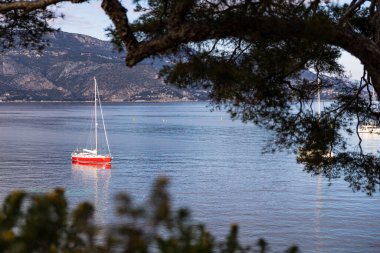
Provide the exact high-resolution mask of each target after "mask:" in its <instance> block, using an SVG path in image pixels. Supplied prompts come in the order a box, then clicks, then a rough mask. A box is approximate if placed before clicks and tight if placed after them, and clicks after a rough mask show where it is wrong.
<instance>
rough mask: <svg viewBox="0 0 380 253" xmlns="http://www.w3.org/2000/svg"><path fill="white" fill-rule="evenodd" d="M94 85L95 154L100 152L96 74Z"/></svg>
mask: <svg viewBox="0 0 380 253" xmlns="http://www.w3.org/2000/svg"><path fill="white" fill-rule="evenodd" d="M94 85H95V155H97V154H98V119H97V115H96V99H97V95H96V91H97V84H96V78H95V76H94Z"/></svg>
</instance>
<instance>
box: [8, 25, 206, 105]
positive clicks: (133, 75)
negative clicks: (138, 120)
mask: <svg viewBox="0 0 380 253" xmlns="http://www.w3.org/2000/svg"><path fill="white" fill-rule="evenodd" d="M46 39H48V41H49V44H50V45H49V46H47V47H46V48H45V49H44V50H43V51H42V52H39V51H36V50H28V49H19V48H17V49H12V50H7V51H5V52H0V100H2V101H14V100H22V101H41V100H44V101H83V100H91V99H92V96H93V77H94V76H96V78H97V81H98V85H99V91H100V94H101V97H102V100H105V101H187V100H203V99H207V93H206V91H203V90H191V89H187V90H186V89H185V90H182V89H177V88H175V87H173V86H169V85H166V84H164V83H163V81H162V80H161V79H159V78H158V75H157V72H158V70H159V69H160V67H161V66H162V65H164V64H165V63H166V62H164V61H163V60H146V61H143V62H141V63H140V64H138V65H137V66H135V67H133V68H128V67H126V66H125V63H124V59H123V58H124V56H125V54H119V53H117V52H115V51H114V49H113V45H112V44H111V43H110V42H107V41H102V40H98V39H95V38H92V37H90V36H86V35H80V34H72V33H66V32H56V33H51V34H49V35H47V37H46Z"/></svg>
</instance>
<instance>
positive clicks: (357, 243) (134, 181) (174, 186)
mask: <svg viewBox="0 0 380 253" xmlns="http://www.w3.org/2000/svg"><path fill="white" fill-rule="evenodd" d="M90 110H91V106H90V104H70V103H67V104H66V103H57V104H49V103H43V104H38V103H36V104H35V103H31V104H0V170H1V174H0V202H1V201H2V200H3V198H4V197H5V196H6V195H7V194H8V193H9V192H10V191H12V190H15V189H25V190H28V191H32V192H45V191H46V190H47V189H52V188H55V187H64V188H65V189H66V195H67V197H68V199H69V201H70V203H71V205H75V204H76V203H78V202H80V201H84V200H89V201H91V202H93V203H94V204H95V205H96V207H97V213H96V219H97V221H98V222H99V223H102V224H108V223H110V222H111V218H110V217H112V213H113V206H112V205H113V197H114V196H115V194H116V193H118V192H121V191H128V192H129V193H131V194H132V196H133V197H134V199H135V200H136V201H143V200H144V199H146V197H147V196H148V195H149V192H150V186H151V185H152V183H153V181H154V179H155V178H156V177H157V176H160V175H165V176H168V177H169V178H170V182H171V184H170V192H171V193H173V200H174V204H175V205H176V206H189V207H191V210H192V213H193V217H194V219H195V220H197V221H200V222H204V223H206V225H207V226H208V228H209V229H210V230H211V231H213V233H215V234H216V235H217V236H219V237H220V238H222V237H223V236H224V235H225V234H226V233H227V232H228V230H229V225H230V224H231V223H239V224H240V227H241V229H240V233H241V237H242V239H243V242H245V243H247V244H254V243H255V242H256V240H257V239H258V238H259V237H263V238H265V239H267V240H268V242H269V243H270V246H271V249H272V250H273V251H275V252H279V251H282V250H284V249H285V248H286V247H287V246H290V245H291V244H297V245H299V246H300V248H301V250H302V251H303V252H380V222H379V221H380V199H379V194H375V196H374V197H367V196H366V195H365V194H364V193H353V192H352V191H351V189H350V188H348V184H347V183H346V182H344V181H343V180H336V181H333V182H332V186H328V184H329V182H328V181H327V180H325V179H324V178H321V177H311V176H310V175H309V174H306V173H305V172H303V171H302V167H301V166H300V165H298V164H296V162H295V158H294V156H293V155H289V154H287V153H276V154H265V155H263V154H262V153H261V149H262V147H263V146H264V145H265V142H266V141H267V140H268V139H269V138H270V136H271V134H270V133H269V132H267V131H265V130H263V129H260V128H257V127H255V126H253V125H250V124H242V123H240V122H232V121H230V120H229V117H228V115H226V114H225V113H223V112H212V113H211V112H210V110H209V108H206V104H202V103H181V104H109V105H104V107H103V111H104V114H105V118H106V125H107V130H108V132H109V139H110V145H111V151H112V155H113V157H114V161H113V164H112V169H110V170H104V169H98V170H96V169H83V168H78V167H72V165H71V162H70V153H71V151H73V149H75V148H76V147H77V145H78V143H79V142H80V140H81V139H83V136H87V130H88V124H89V123H88V121H89V112H90ZM379 143H380V137H376V136H375V137H373V136H372V137H371V136H365V137H364V146H365V148H366V149H367V150H369V151H373V152H376V150H377V149H378V145H379Z"/></svg>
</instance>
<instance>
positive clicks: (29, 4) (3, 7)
mask: <svg viewBox="0 0 380 253" xmlns="http://www.w3.org/2000/svg"><path fill="white" fill-rule="evenodd" d="M86 1H87V0H37V1H20V2H11V3H0V13H5V12H7V11H11V10H24V11H27V12H30V11H33V10H37V9H45V8H46V7H48V6H50V5H54V4H57V3H61V2H71V3H83V2H86Z"/></svg>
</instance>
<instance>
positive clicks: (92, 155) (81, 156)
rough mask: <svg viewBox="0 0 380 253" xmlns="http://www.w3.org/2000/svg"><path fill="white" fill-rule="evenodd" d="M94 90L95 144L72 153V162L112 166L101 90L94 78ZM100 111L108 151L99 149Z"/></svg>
mask: <svg viewBox="0 0 380 253" xmlns="http://www.w3.org/2000/svg"><path fill="white" fill-rule="evenodd" d="M94 89H95V96H94V114H93V116H94V134H93V135H92V136H91V138H92V139H93V140H92V141H93V142H94V146H92V147H90V148H89V147H86V148H77V149H76V150H75V151H74V152H72V153H71V161H72V163H73V164H83V165H86V164H89V165H96V164H111V161H112V157H111V151H110V146H109V143H108V137H107V131H106V127H105V124H104V118H103V111H102V105H101V103H100V97H99V90H98V84H97V82H96V78H95V77H94ZM98 111H100V116H101V123H102V125H103V131H104V136H105V141H106V144H107V150H106V151H102V150H101V149H100V147H99V144H100V142H99V137H98V133H99V131H98V127H99V124H98Z"/></svg>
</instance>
